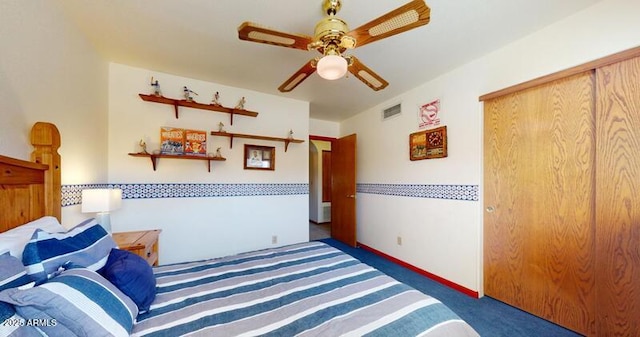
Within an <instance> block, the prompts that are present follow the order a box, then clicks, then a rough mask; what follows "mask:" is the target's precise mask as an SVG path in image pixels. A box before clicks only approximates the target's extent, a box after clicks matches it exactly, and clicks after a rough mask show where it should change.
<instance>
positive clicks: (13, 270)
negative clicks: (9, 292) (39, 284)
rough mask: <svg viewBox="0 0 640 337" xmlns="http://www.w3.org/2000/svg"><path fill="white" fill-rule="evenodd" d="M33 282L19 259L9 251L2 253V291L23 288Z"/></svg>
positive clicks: (0, 260)
mask: <svg viewBox="0 0 640 337" xmlns="http://www.w3.org/2000/svg"><path fill="white" fill-rule="evenodd" d="M29 282H31V278H30V277H29V275H27V271H26V269H25V268H24V265H22V262H20V260H18V258H16V257H14V256H11V254H9V251H6V252H3V253H0V291H2V290H5V289H9V288H16V287H20V286H23V285H25V284H27V283H29Z"/></svg>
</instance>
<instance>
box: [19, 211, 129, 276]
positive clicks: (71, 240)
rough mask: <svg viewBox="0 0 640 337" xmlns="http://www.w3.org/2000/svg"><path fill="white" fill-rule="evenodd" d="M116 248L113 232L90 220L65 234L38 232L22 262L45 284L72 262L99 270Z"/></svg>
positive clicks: (25, 249) (25, 250) (29, 244)
mask: <svg viewBox="0 0 640 337" xmlns="http://www.w3.org/2000/svg"><path fill="white" fill-rule="evenodd" d="M114 247H116V243H115V242H114V241H113V239H112V238H111V236H110V235H109V233H107V231H105V230H104V228H103V227H102V226H100V225H99V224H98V223H97V222H96V221H95V219H89V220H86V221H84V222H82V223H80V224H79V225H78V226H76V227H74V228H72V229H70V230H69V231H67V232H65V233H48V232H46V231H43V230H41V229H37V230H36V231H35V232H34V233H33V236H32V237H31V240H30V241H29V243H27V245H26V246H25V247H24V252H23V253H22V262H23V263H24V265H25V266H26V267H27V272H28V273H29V275H30V276H31V278H32V279H33V281H35V282H36V283H37V284H41V283H44V282H45V281H46V280H47V279H48V278H49V277H51V276H52V275H53V273H55V272H56V271H57V270H58V269H59V268H60V267H61V266H62V265H64V264H65V263H68V262H72V263H73V264H75V265H79V266H82V267H85V268H88V269H91V270H93V271H97V270H98V269H100V268H102V267H103V266H104V265H105V263H106V262H107V258H108V256H109V252H110V251H111V248H114Z"/></svg>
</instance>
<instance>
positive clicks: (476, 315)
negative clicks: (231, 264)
mask: <svg viewBox="0 0 640 337" xmlns="http://www.w3.org/2000/svg"><path fill="white" fill-rule="evenodd" d="M320 241H322V242H325V243H327V244H329V245H331V246H333V247H336V248H338V249H340V250H342V251H344V252H345V253H347V254H349V255H351V256H353V257H355V258H356V259H358V260H360V261H362V262H364V263H366V264H368V265H370V266H372V267H374V268H376V269H378V270H380V271H382V272H384V273H385V274H387V275H389V276H391V277H393V278H395V279H396V280H398V281H400V282H403V283H406V284H408V285H410V286H412V287H414V288H416V289H418V290H420V291H422V292H424V293H425V294H428V295H430V296H433V297H435V298H437V299H438V300H440V301H441V302H443V303H444V304H446V305H447V306H448V307H449V308H451V309H452V310H453V311H455V312H456V313H457V314H458V315H459V316H460V317H461V318H462V319H464V320H465V321H467V322H468V323H469V324H470V325H471V326H472V327H473V328H474V329H475V330H476V331H477V332H478V333H479V334H480V336H483V337H576V336H581V335H579V334H577V333H575V332H573V331H570V330H567V329H565V328H563V327H561V326H558V325H555V324H553V323H551V322H549V321H546V320H544V319H541V318H539V317H536V316H533V315H531V314H529V313H526V312H524V311H522V310H519V309H517V308H514V307H512V306H509V305H507V304H504V303H502V302H500V301H496V300H494V299H492V298H490V297H487V296H485V297H483V298H480V299H476V298H472V297H469V296H467V295H465V294H462V293H460V292H458V291H456V290H453V289H451V288H449V287H447V286H445V285H442V284H440V283H438V282H436V281H433V280H431V279H429V278H427V277H425V276H422V275H420V274H418V273H416V272H413V271H411V270H409V269H407V268H404V267H402V266H400V265H398V264H395V263H393V262H391V261H389V260H387V259H385V258H383V257H380V256H378V255H376V254H373V253H371V252H369V251H366V250H364V249H358V248H352V247H350V246H347V245H345V244H343V243H341V242H339V241H336V240H334V239H323V240H320Z"/></svg>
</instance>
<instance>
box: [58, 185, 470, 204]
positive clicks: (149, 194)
mask: <svg viewBox="0 0 640 337" xmlns="http://www.w3.org/2000/svg"><path fill="white" fill-rule="evenodd" d="M87 188H120V189H122V198H123V199H156V198H214V197H247V196H269V195H305V194H309V184H307V183H299V184H208V183H206V184H205V183H201V184H197V183H183V184H179V183H168V184H79V185H62V206H63V207H64V206H73V205H80V203H81V202H82V190H83V189H87ZM356 191H357V192H358V193H364V194H379V195H389V196H402V197H413V198H431V199H449V200H466V201H478V200H479V192H478V185H421V184H357V185H356Z"/></svg>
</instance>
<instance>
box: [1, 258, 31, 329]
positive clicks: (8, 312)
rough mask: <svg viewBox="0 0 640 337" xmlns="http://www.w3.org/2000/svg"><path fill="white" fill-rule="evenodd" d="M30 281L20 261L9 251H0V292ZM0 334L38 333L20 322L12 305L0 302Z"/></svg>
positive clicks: (21, 320) (21, 319)
mask: <svg viewBox="0 0 640 337" xmlns="http://www.w3.org/2000/svg"><path fill="white" fill-rule="evenodd" d="M28 283H31V278H30V277H29V275H27V271H26V270H25V268H24V266H23V265H22V262H20V260H18V258H16V257H14V256H11V254H9V251H6V252H4V253H0V292H1V291H3V290H6V289H10V288H17V287H20V286H23V285H25V284H28ZM0 322H2V323H1V324H0V336H36V335H39V333H38V332H37V331H36V330H35V329H34V328H33V327H27V326H24V324H22V322H24V319H23V318H22V317H20V315H18V314H16V311H15V309H14V308H13V305H11V304H8V303H4V302H0Z"/></svg>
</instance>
